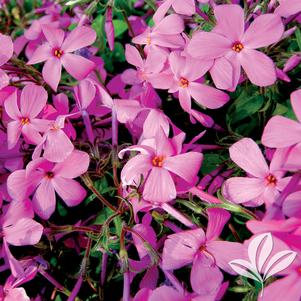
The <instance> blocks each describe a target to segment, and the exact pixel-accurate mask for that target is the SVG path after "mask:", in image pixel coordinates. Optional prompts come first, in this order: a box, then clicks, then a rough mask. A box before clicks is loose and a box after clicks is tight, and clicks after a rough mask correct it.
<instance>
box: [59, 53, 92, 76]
mask: <svg viewBox="0 0 301 301" xmlns="http://www.w3.org/2000/svg"><path fill="white" fill-rule="evenodd" d="M61 60H62V64H63V66H64V67H65V69H66V70H67V72H68V73H70V74H71V75H72V76H73V77H74V78H76V79H78V80H82V79H84V78H85V77H86V76H87V75H88V74H89V73H90V72H91V71H92V70H93V69H94V68H95V66H96V65H95V63H94V62H92V61H90V60H88V59H86V58H84V57H82V56H80V55H76V54H71V53H66V54H64V55H63V56H62V57H61Z"/></svg>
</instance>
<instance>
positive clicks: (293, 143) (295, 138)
mask: <svg viewBox="0 0 301 301" xmlns="http://www.w3.org/2000/svg"><path fill="white" fill-rule="evenodd" d="M300 102H301V89H300V90H297V91H295V92H293V93H292V94H291V105H292V107H293V111H294V113H295V115H296V117H297V121H295V120H291V119H289V118H286V117H283V116H274V117H272V118H271V119H270V120H269V121H268V123H267V124H266V126H265V128H264V131H263V134H262V138H261V141H262V144H263V145H265V146H267V147H273V148H288V147H290V149H288V151H287V158H286V160H285V162H284V168H286V169H288V170H296V169H299V168H300V166H301V164H300V153H301V109H300V108H301V106H300Z"/></svg>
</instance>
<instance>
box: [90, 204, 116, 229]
mask: <svg viewBox="0 0 301 301" xmlns="http://www.w3.org/2000/svg"><path fill="white" fill-rule="evenodd" d="M112 214H114V211H113V210H111V209H110V208H108V207H105V208H104V209H102V210H101V211H100V213H99V214H98V215H97V216H96V219H95V221H94V223H93V224H94V225H103V224H104V222H105V221H106V220H107V219H108V218H109V217H110V216H111V215H112Z"/></svg>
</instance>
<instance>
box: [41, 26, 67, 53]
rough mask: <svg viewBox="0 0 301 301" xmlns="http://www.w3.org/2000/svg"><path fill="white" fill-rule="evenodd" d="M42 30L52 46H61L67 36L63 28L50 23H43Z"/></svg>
mask: <svg viewBox="0 0 301 301" xmlns="http://www.w3.org/2000/svg"><path fill="white" fill-rule="evenodd" d="M42 31H43V34H44V36H45V37H46V39H47V41H48V42H49V44H50V46H51V47H52V48H61V46H62V43H63V40H64V37H65V33H64V31H63V30H62V29H58V28H53V27H51V26H48V25H43V26H42Z"/></svg>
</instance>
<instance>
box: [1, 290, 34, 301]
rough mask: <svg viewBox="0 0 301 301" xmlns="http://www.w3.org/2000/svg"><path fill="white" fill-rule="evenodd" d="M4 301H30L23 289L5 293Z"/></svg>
mask: <svg viewBox="0 0 301 301" xmlns="http://www.w3.org/2000/svg"><path fill="white" fill-rule="evenodd" d="M4 294H5V296H4V299H3V301H16V300H18V301H30V299H29V297H28V296H27V294H26V291H25V289H24V288H23V287H12V288H9V289H8V290H6V291H5V292H4ZM1 300H2V299H1Z"/></svg>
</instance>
